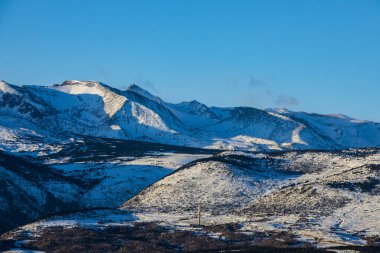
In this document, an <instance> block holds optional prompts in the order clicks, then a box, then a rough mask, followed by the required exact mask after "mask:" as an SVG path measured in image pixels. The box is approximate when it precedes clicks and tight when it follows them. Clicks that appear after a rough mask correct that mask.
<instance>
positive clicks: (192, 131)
mask: <svg viewBox="0 0 380 253" xmlns="http://www.w3.org/2000/svg"><path fill="white" fill-rule="evenodd" d="M0 115H1V117H0V133H1V137H0V139H1V144H2V145H1V146H2V147H1V148H2V149H3V150H15V149H17V150H18V151H20V150H22V149H23V145H24V144H25V143H22V142H25V141H27V140H28V139H30V138H43V139H44V143H45V144H44V145H46V143H49V141H50V142H54V141H58V142H59V141H67V140H69V139H70V138H75V136H92V137H104V138H115V139H126V140H142V141H148V142H159V143H164V144H175V145H180V146H190V147H200V148H212V149H224V150H249V151H260V150H293V149H297V150H299V149H323V150H337V149H345V148H366V147H380V123H375V122H370V121H363V120H356V119H353V118H350V117H347V116H344V115H336V114H331V115H322V114H315V113H305V112H293V111H289V110H286V109H267V110H261V109H256V108H251V107H229V108H223V107H208V106H206V105H205V104H202V103H200V102H198V101H195V100H194V101H190V102H182V103H178V104H173V103H168V102H165V101H163V100H162V99H161V98H159V97H157V96H155V95H153V94H151V93H150V92H148V91H146V90H144V89H142V88H141V87H139V86H137V85H130V86H129V87H128V88H127V89H126V90H119V89H116V88H113V87H110V86H108V85H106V84H103V83H101V82H95V81H75V80H71V81H65V82H63V83H61V84H55V85H52V86H35V85H24V86H17V85H12V84H9V83H7V82H5V81H0ZM21 137H22V138H21ZM15 138H18V140H17V141H15ZM21 139H22V141H21V142H20V140H21ZM20 143H21V144H20ZM28 144H29V145H27V146H28V148H29V149H30V147H31V146H30V143H28ZM24 146H25V145H24ZM39 150H40V149H39Z"/></svg>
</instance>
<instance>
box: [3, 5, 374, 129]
mask: <svg viewBox="0 0 380 253" xmlns="http://www.w3.org/2000/svg"><path fill="white" fill-rule="evenodd" d="M0 79H4V80H6V81H8V82H10V83H14V84H18V85H22V84H38V85H48V84H54V83H61V82H62V81H64V80H67V79H78V80H97V81H102V82H104V83H106V84H108V85H110V86H114V87H117V88H125V87H127V86H128V85H129V84H132V83H136V84H138V85H140V86H142V87H144V88H146V89H148V90H149V91H151V92H152V93H154V94H157V95H159V96H160V97H162V98H163V99H165V100H167V101H169V102H180V101H183V100H187V101H189V100H193V99H196V100H199V101H201V102H204V103H206V104H207V105H217V106H238V105H243V106H254V107H258V108H268V107H286V108H289V109H291V110H296V111H306V112H318V113H342V114H346V115H349V116H353V117H356V118H359V119H367V120H374V121H378V122H380V1H366V0H355V1H351V0H318V1H317V0H315V1H314V0H307V1H304V0H302V1H296V0H289V1H285V0H284V1H280V0H278V1H274V0H273V1H271V0H265V1H264V0H261V1H254V0H246V1H243V0H229V1H223V0H209V1H207V0H187V1H184V0H183V1H179V0H171V1H169V0H156V1H144V0H136V1H128V0H123V1H116V0H104V1H96V0H88V1H84V0H71V1H70V0H62V1H59V0H54V1H53V0H46V1H41V0H34V1H25V0H0Z"/></svg>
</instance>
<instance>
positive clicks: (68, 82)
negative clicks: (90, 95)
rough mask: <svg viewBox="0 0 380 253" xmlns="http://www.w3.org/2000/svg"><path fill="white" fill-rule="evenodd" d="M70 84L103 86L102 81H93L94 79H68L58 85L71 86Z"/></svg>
mask: <svg viewBox="0 0 380 253" xmlns="http://www.w3.org/2000/svg"><path fill="white" fill-rule="evenodd" d="M69 85H81V86H87V87H94V86H97V85H101V86H103V84H102V83H101V82H97V81H92V80H90V81H78V80H66V81H64V82H63V83H61V84H58V85H56V86H69Z"/></svg>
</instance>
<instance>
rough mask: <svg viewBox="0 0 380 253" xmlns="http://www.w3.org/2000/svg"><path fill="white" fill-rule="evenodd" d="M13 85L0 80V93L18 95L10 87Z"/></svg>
mask: <svg viewBox="0 0 380 253" xmlns="http://www.w3.org/2000/svg"><path fill="white" fill-rule="evenodd" d="M12 86H13V85H11V84H9V83H7V82H6V81H4V80H0V92H1V93H11V94H19V92H18V91H17V90H16V89H15V88H13V87H12Z"/></svg>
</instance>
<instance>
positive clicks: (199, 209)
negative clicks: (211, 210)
mask: <svg viewBox="0 0 380 253" xmlns="http://www.w3.org/2000/svg"><path fill="white" fill-rule="evenodd" d="M198 225H199V226H200V225H201V203H199V204H198Z"/></svg>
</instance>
